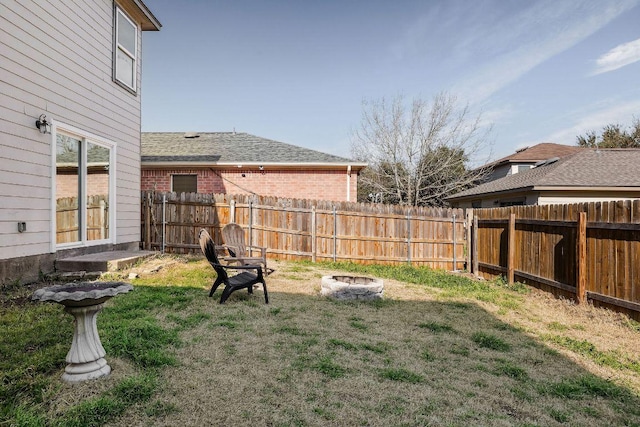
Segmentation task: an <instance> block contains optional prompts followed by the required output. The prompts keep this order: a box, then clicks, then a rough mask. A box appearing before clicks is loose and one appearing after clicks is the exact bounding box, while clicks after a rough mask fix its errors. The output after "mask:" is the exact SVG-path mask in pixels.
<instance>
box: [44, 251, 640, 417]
mask: <svg viewBox="0 0 640 427" xmlns="http://www.w3.org/2000/svg"><path fill="white" fill-rule="evenodd" d="M159 265H161V266H163V268H162V269H160V270H157V269H156V268H155V267H157V266H159ZM270 265H271V266H272V267H273V268H274V269H275V271H274V273H272V274H271V275H269V276H268V277H267V285H268V289H269V293H270V304H268V305H266V304H264V299H263V297H262V291H261V289H260V288H257V289H256V291H255V292H254V294H253V295H248V294H247V293H246V292H244V291H238V292H235V293H234V294H233V295H232V296H231V298H230V299H229V300H228V302H227V303H226V304H224V305H220V304H218V299H219V296H220V291H218V292H217V293H216V295H214V298H208V297H207V293H208V289H209V286H210V284H211V281H212V280H213V278H214V273H213V270H212V269H211V268H209V266H208V265H207V264H206V263H205V262H204V261H197V262H193V261H189V260H188V259H187V258H172V257H161V258H157V259H155V260H151V261H149V262H148V263H145V264H142V265H140V266H137V267H136V269H135V270H136V271H138V272H139V273H140V275H141V277H140V278H139V279H136V280H134V281H133V283H134V285H139V286H160V287H164V286H180V287H185V286H190V287H195V288H198V289H200V290H201V292H202V298H196V299H195V300H193V301H192V302H191V303H190V304H188V305H186V306H184V307H181V308H180V309H179V310H176V309H175V308H174V309H166V310H160V311H159V312H158V314H157V316H158V318H159V319H160V320H161V322H162V324H164V325H165V326H166V327H171V328H178V330H180V332H179V335H180V338H181V340H182V343H183V345H181V346H178V347H177V348H175V349H174V351H175V355H176V358H177V360H178V364H177V366H171V367H166V368H163V370H162V379H161V387H160V388H159V392H158V393H156V394H155V395H154V396H153V398H152V399H151V400H150V401H148V402H140V403H137V404H135V405H133V406H132V407H130V408H129V409H128V410H127V411H126V412H125V413H124V415H123V416H122V417H120V418H118V419H117V420H116V421H115V422H112V423H111V424H110V425H119V426H131V425H148V426H152V425H153V426H175V425H221V426H223V425H224V426H231V425H233V426H243V425H247V426H249V425H259V426H262V425H265V426H324V425H344V426H357V425H363V426H389V425H394V426H396V425H397V426H400V425H406V426H423V425H432V426H450V425H484V426H512V425H516V426H534V425H539V426H555V425H558V426H560V425H575V426H582V425H589V426H593V425H603V426H604V425H606V426H610V425H636V426H637V425H640V409H638V408H640V405H639V404H640V369H638V367H639V366H640V359H639V358H638V354H637V351H636V349H637V348H638V344H639V338H640V331H639V329H638V328H637V324H636V323H633V322H630V321H628V320H627V319H626V318H625V317H623V316H621V315H618V314H615V313H611V312H608V311H605V310H602V309H596V308H593V307H590V306H576V305H574V304H572V303H570V302H567V301H562V300H556V299H553V298H552V297H550V296H549V295H547V294H544V293H542V292H539V291H536V290H532V291H531V292H528V293H516V292H515V291H513V290H509V289H504V290H503V292H505V293H510V294H511V295H510V298H511V300H512V301H517V304H512V305H509V306H508V307H505V306H504V305H499V304H494V303H492V302H486V301H481V300H478V299H471V298H464V297H451V296H447V292H446V291H443V290H442V289H437V288H433V287H427V286H424V285H420V284H407V283H404V282H400V281H397V280H393V279H385V299H384V300H382V301H378V302H368V303H357V302H336V301H333V300H330V299H326V298H323V297H321V296H320V295H319V291H320V278H321V276H322V275H325V274H333V273H338V271H337V270H331V269H329V268H328V267H327V265H310V264H299V263H288V262H277V261H272V262H270ZM495 286H499V285H495ZM216 297H217V298H216ZM123 300H124V298H123ZM511 300H510V301H511ZM107 357H108V358H109V355H107ZM109 360H110V361H111V360H112V358H110V359H109ZM113 367H114V374H113V375H112V378H108V379H105V380H102V381H103V383H107V384H108V383H109V382H110V381H116V379H118V378H120V377H119V376H118V375H121V374H122V375H125V376H126V375H129V374H130V373H131V372H132V371H133V370H134V368H132V367H131V366H129V365H127V363H126V362H125V361H120V360H114V363H113ZM89 390H91V385H90V383H87V384H86V385H82V386H80V387H70V386H62V387H58V388H57V390H56V394H55V396H52V397H51V398H52V399H53V402H52V405H51V407H52V408H56V409H58V408H61V407H64V405H65V404H66V402H73V401H77V400H78V399H82V398H83V396H85V395H86V394H87V393H89V394H90V393H91V392H90V391H89Z"/></svg>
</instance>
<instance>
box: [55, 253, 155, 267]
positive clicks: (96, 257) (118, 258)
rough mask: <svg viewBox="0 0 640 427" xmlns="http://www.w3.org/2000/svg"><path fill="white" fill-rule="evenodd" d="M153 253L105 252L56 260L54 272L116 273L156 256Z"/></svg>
mask: <svg viewBox="0 0 640 427" xmlns="http://www.w3.org/2000/svg"><path fill="white" fill-rule="evenodd" d="M157 253H158V252H154V251H107V252H98V253H95V254H87V255H79V256H74V257H69V258H63V259H59V260H56V263H55V268H56V271H62V272H64V271H118V270H123V269H125V268H129V267H131V266H132V265H134V264H136V263H137V262H138V261H140V260H142V259H144V258H147V257H150V256H152V255H155V254H157Z"/></svg>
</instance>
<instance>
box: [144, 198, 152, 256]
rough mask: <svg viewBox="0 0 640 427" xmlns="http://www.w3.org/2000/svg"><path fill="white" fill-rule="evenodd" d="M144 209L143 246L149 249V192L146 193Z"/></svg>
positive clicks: (150, 201)
mask: <svg viewBox="0 0 640 427" xmlns="http://www.w3.org/2000/svg"><path fill="white" fill-rule="evenodd" d="M145 202H146V203H145V210H144V248H145V249H146V250H150V249H151V203H152V200H151V193H146V198H145Z"/></svg>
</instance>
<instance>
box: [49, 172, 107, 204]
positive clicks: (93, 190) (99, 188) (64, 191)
mask: <svg viewBox="0 0 640 427" xmlns="http://www.w3.org/2000/svg"><path fill="white" fill-rule="evenodd" d="M87 184H88V186H87V195H92V194H108V193H109V174H108V173H104V172H102V173H100V172H98V173H95V172H91V171H90V172H89V173H88V174H87ZM77 196H78V174H77V172H75V171H73V172H61V171H58V172H57V175H56V198H58V199H59V198H61V197H77Z"/></svg>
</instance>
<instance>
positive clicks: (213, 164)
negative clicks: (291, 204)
mask: <svg viewBox="0 0 640 427" xmlns="http://www.w3.org/2000/svg"><path fill="white" fill-rule="evenodd" d="M367 165H368V164H367V163H344V162H340V163H320V162H311V163H303V162H296V163H292V162H283V163H274V162H210V161H209V162H170V161H167V162H147V161H142V162H141V166H142V168H143V169H152V168H194V167H203V168H204V167H206V168H217V169H220V168H238V167H240V168H251V167H254V168H259V167H260V166H264V167H267V166H270V167H275V168H287V169H294V168H301V167H305V168H309V167H314V168H319V169H335V168H343V167H346V168H348V170H349V171H350V170H351V169H352V168H353V169H355V170H356V171H357V170H360V169H364V168H365V167H367Z"/></svg>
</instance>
